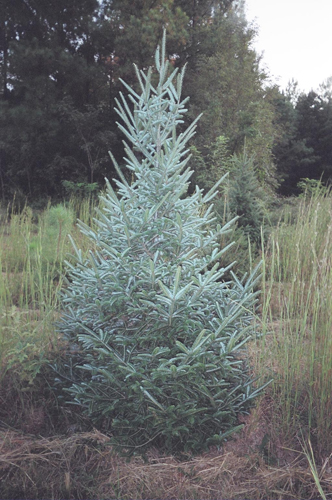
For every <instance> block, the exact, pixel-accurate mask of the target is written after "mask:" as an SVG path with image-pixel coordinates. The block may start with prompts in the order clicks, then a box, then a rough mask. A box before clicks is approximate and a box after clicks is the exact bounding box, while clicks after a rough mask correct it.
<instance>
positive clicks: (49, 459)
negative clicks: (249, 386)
mask: <svg viewBox="0 0 332 500" xmlns="http://www.w3.org/2000/svg"><path fill="white" fill-rule="evenodd" d="M252 445H253V441H252V439H251V438H249V441H248V435H246V434H242V435H241V434H239V436H238V439H237V440H234V441H229V443H227V445H226V446H225V448H224V449H223V450H216V449H215V450H211V451H210V452H209V453H205V454H202V455H200V456H197V457H193V458H191V459H190V460H187V461H180V460H178V459H176V458H175V457H172V456H169V457H161V456H159V454H158V452H157V451H156V450H151V452H150V454H149V456H148V460H147V461H144V460H143V459H142V458H138V457H135V458H133V459H131V460H130V461H127V460H126V459H125V458H123V457H120V456H118V455H117V454H116V453H114V452H113V451H112V448H111V446H110V445H109V438H108V437H107V436H105V435H104V434H102V433H100V432H99V431H97V430H94V431H93V432H85V433H77V434H73V435H71V436H63V437H59V436H58V437H54V438H40V437H36V436H32V435H25V434H22V433H19V432H16V431H14V430H6V429H2V430H0V498H3V499H4V498H8V499H10V500H14V499H20V500H28V499H29V500H33V499H40V498H52V499H54V500H58V499H59V500H60V499H87V500H88V499H91V498H98V499H105V500H106V499H120V498H121V499H122V500H127V499H142V500H143V499H150V500H154V499H160V498H162V499H164V500H175V499H176V500H182V499H183V500H191V499H193V500H194V499H203V498H204V499H205V500H212V499H214V500H219V499H220V500H232V499H234V500H235V499H238V500H239V499H247V500H251V499H252V500H261V499H267V500H274V499H278V500H280V499H282V500H287V499H293V498H296V499H297V500H301V499H317V498H321V496H320V495H319V492H318V490H317V486H316V483H315V480H314V478H313V475H312V473H311V470H310V465H309V463H308V461H307V460H306V459H305V456H304V454H303V453H301V452H296V453H295V452H292V454H290V455H288V456H289V457H291V456H292V457H295V458H293V460H292V461H289V462H286V461H284V464H283V465H282V466H271V465H269V464H268V463H267V460H266V458H264V456H263V454H262V453H261V452H260V450H259V449H257V447H256V448H255V449H253V448H252ZM245 451H247V452H245ZM280 463H281V462H280ZM317 474H318V476H319V480H320V485H321V487H322V489H323V491H324V492H325V494H326V495H329V494H332V460H331V461H330V457H329V459H326V460H325V462H324V464H322V466H321V467H319V465H317Z"/></svg>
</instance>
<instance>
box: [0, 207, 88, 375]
mask: <svg viewBox="0 0 332 500" xmlns="http://www.w3.org/2000/svg"><path fill="white" fill-rule="evenodd" d="M92 214H93V207H92V206H91V202H90V200H85V201H82V200H81V201H77V200H75V199H72V200H70V202H69V203H68V204H66V205H65V204H59V205H57V206H53V207H52V206H49V207H48V208H47V209H46V210H45V211H44V212H42V213H40V214H34V213H33V211H32V210H31V209H30V208H29V207H25V208H24V209H23V210H22V212H20V213H14V212H9V211H8V210H7V211H4V210H3V211H2V217H1V223H0V266H1V273H0V380H1V378H2V377H4V376H5V374H6V373H7V371H8V370H9V369H10V370H11V374H15V373H16V374H17V376H18V379H19V380H20V381H21V382H22V381H27V382H31V381H32V380H33V379H34V377H35V376H36V374H37V373H38V371H39V370H40V368H41V366H42V364H43V363H44V362H45V361H46V360H47V356H48V354H49V352H50V350H53V349H54V347H55V345H56V344H57V342H58V337H57V333H56V329H55V322H56V319H57V317H58V315H59V291H60V289H61V287H62V285H63V277H64V272H65V271H64V267H63V262H64V259H65V258H68V254H69V253H71V250H72V248H71V244H70V241H69V239H68V234H69V233H71V234H72V236H73V237H74V239H76V240H80V241H79V246H80V248H82V249H83V251H87V250H88V249H87V248H86V244H85V241H84V240H82V237H81V234H80V233H79V231H78V230H77V228H76V225H75V221H76V217H79V218H80V219H81V220H82V221H83V222H86V223H88V224H91V223H92Z"/></svg>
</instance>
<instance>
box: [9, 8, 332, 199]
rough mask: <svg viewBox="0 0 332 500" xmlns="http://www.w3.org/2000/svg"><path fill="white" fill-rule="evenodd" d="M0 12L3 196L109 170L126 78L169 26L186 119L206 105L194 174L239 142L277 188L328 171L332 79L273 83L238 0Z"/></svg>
mask: <svg viewBox="0 0 332 500" xmlns="http://www.w3.org/2000/svg"><path fill="white" fill-rule="evenodd" d="M0 16H1V19H0V65H1V76H0V78H1V81H0V89H1V90H0V92H1V99H0V193H1V196H2V198H7V197H12V196H13V194H14V193H19V194H21V195H22V196H24V197H28V198H29V199H31V200H36V199H40V198H47V197H61V196H63V195H64V194H65V192H66V190H67V191H70V190H74V189H76V190H80V189H81V190H84V189H85V190H86V189H90V190H91V189H93V188H94V186H98V185H101V184H102V183H103V181H104V177H108V178H112V177H113V175H114V172H113V171H112V166H111V162H110V159H109V155H108V151H109V150H111V151H112V153H113V154H114V156H115V158H116V160H117V161H118V163H119V164H120V167H121V163H122V161H123V160H122V158H123V144H122V140H123V136H122V134H121V132H119V130H118V129H117V127H116V121H117V115H116V113H115V99H116V98H117V97H119V92H120V91H122V92H124V93H126V89H125V87H124V86H123V84H122V82H121V79H123V80H125V81H126V82H127V83H128V84H129V85H132V86H133V87H134V88H136V89H137V90H138V85H139V84H137V82H136V81H135V76H134V69H133V63H135V64H136V65H137V66H138V67H139V68H141V69H145V68H147V67H148V66H150V65H153V63H154V61H153V54H154V51H155V47H156V46H157V44H158V42H159V41H160V39H161V35H162V31H163V28H164V27H166V28H167V53H168V55H169V59H170V61H171V64H172V65H173V66H174V67H179V68H181V67H183V66H184V65H187V70H186V77H185V79H184V82H183V95H185V96H190V103H189V109H188V113H187V115H186V118H185V121H186V123H184V126H186V125H187V124H188V123H189V122H190V121H192V120H193V119H194V118H195V117H196V116H197V115H199V114H200V113H202V112H203V116H202V118H201V120H200V122H199V125H198V128H197V134H196V136H195V138H194V139H193V140H192V141H191V145H190V147H191V149H192V153H193V155H192V160H191V166H192V168H193V169H194V170H195V181H197V182H199V184H200V185H201V186H202V187H205V186H206V185H207V184H209V182H210V181H211V179H212V178H213V177H214V176H215V177H218V176H220V174H221V173H222V172H223V170H224V169H225V165H226V164H227V161H228V159H229V158H231V157H232V156H233V155H234V154H240V153H241V152H243V150H244V149H245V151H246V155H248V156H249V157H250V158H252V161H253V169H254V171H255V175H256V177H257V179H258V181H259V183H260V185H261V186H262V187H264V186H266V187H267V188H268V189H270V188H273V189H278V190H279V191H280V192H281V193H282V194H287V195H288V194H293V193H296V192H297V183H298V182H299V180H300V179H301V178H303V177H308V178H316V179H319V178H320V177H321V176H322V175H323V176H324V178H325V180H328V179H329V177H330V176H331V174H332V158H331V156H332V148H331V140H330V139H331V136H332V122H331V110H332V100H331V86H330V83H329V82H327V83H326V84H325V86H322V87H321V89H320V90H319V91H318V92H309V93H308V94H303V93H301V94H298V93H297V90H296V86H295V87H294V86H293V87H290V88H289V89H288V90H287V91H286V92H281V91H280V89H279V88H278V87H277V86H276V85H273V84H271V83H270V80H269V75H268V74H267V72H266V71H264V70H263V69H262V67H261V64H260V63H261V61H260V56H259V55H258V54H257V53H256V52H255V50H254V49H253V40H254V38H255V36H256V34H257V33H256V29H255V28H254V27H253V26H252V25H250V24H249V23H248V22H247V20H246V18H245V14H244V3H243V1H238V0H219V1H217V0H135V1H133V0H102V1H98V0H50V1H48V2H45V1H44V0H4V1H3V9H2V11H1V13H0ZM224 160H227V161H226V163H225V161H224Z"/></svg>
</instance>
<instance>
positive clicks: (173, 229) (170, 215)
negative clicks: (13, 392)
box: [56, 39, 261, 453]
mask: <svg viewBox="0 0 332 500" xmlns="http://www.w3.org/2000/svg"><path fill="white" fill-rule="evenodd" d="M155 65H156V68H157V70H158V74H159V82H158V83H157V85H156V86H153V85H152V81H151V80H152V71H151V68H150V69H149V71H148V73H147V74H144V73H143V72H139V71H138V70H137V77H138V80H139V84H140V87H141V94H140V95H138V94H137V93H136V92H135V91H134V90H132V89H131V88H130V87H129V86H128V85H127V84H125V87H126V89H127V90H128V92H129V98H130V100H131V102H132V103H133V104H134V112H132V111H131V110H130V108H129V106H128V104H127V102H126V100H125V98H124V97H123V96H121V101H119V102H118V108H117V109H118V113H119V115H120V117H121V119H122V121H123V122H124V124H125V126H126V127H124V126H123V125H119V127H120V129H121V130H122V132H123V134H124V135H125V136H126V139H127V140H128V141H129V142H130V143H131V144H132V147H133V149H130V147H129V145H128V144H127V143H125V150H126V155H127V157H126V166H127V168H128V169H129V170H130V171H131V172H132V173H133V174H134V175H135V181H134V182H133V184H132V185H129V184H128V183H127V181H126V179H125V177H124V176H123V175H122V173H121V170H120V169H119V168H118V167H117V170H118V173H119V175H120V178H121V181H116V183H117V187H118V194H119V197H118V195H117V194H116V193H115V191H114V190H113V189H112V187H111V185H110V184H109V183H108V186H107V193H106V196H105V197H104V198H103V199H102V201H103V204H104V209H103V210H101V211H99V217H98V222H97V224H98V230H97V231H93V230H91V229H90V227H88V226H87V225H85V224H83V223H80V224H79V225H80V228H81V231H82V232H83V234H85V235H86V236H87V237H88V238H89V240H90V241H91V243H93V244H94V245H96V251H95V252H91V253H90V256H89V259H84V258H83V257H82V254H81V251H80V250H79V249H78V248H77V247H76V246H75V245H74V248H75V250H76V264H75V265H74V264H71V265H70V266H69V272H70V275H69V283H68V286H67V288H66V289H65V290H64V297H63V305H64V308H65V312H64V314H63V319H62V322H61V324H60V326H59V327H60V330H61V332H62V333H63V334H64V335H65V336H66V337H67V339H68V341H69V343H70V345H71V349H70V350H69V351H68V353H67V356H65V357H64V359H63V361H62V363H60V365H59V366H57V367H56V371H57V373H58V376H59V382H60V384H61V385H62V386H65V387H66V386H67V387H66V391H67V393H69V395H70V396H71V398H72V401H74V402H76V403H77V404H78V405H80V407H81V408H82V410H83V411H84V412H85V413H86V414H88V415H89V416H90V418H91V419H92V421H93V422H94V423H95V424H96V425H98V426H101V427H102V428H104V429H107V430H108V432H110V434H111V442H112V443H113V444H114V445H115V446H116V447H118V448H120V449H124V450H125V451H127V452H128V453H133V452H140V453H142V452H144V451H145V450H146V448H148V447H150V446H152V445H156V446H158V447H160V449H163V450H168V451H171V452H179V451H183V450H185V451H195V452H197V451H198V450H200V449H203V448H206V447H207V446H209V445H211V444H213V443H215V444H218V443H221V442H222V441H223V440H224V439H226V437H227V436H228V435H229V434H231V433H233V432H235V431H236V430H237V429H239V428H240V427H241V426H239V425H238V421H237V417H238V415H239V413H243V412H245V411H246V410H247V408H248V406H250V404H251V403H252V400H253V399H254V397H255V396H256V395H258V394H259V393H260V390H261V389H255V388H254V387H253V383H254V381H253V379H252V377H251V376H250V373H249V372H248V370H247V368H246V361H245V356H244V353H243V347H244V344H245V343H246V342H247V341H248V339H249V338H250V337H251V335H252V333H253V324H252V312H253V307H254V304H255V301H256V295H257V294H256V293H253V291H252V289H253V286H254V285H255V283H256V282H257V279H258V278H257V276H256V274H255V273H254V274H252V275H251V276H250V277H249V278H248V280H247V281H246V282H243V283H241V282H240V281H239V280H238V279H237V278H236V277H235V276H234V279H233V281H231V282H228V283H225V282H223V281H222V277H223V275H224V273H225V268H219V264H218V259H219V258H220V257H221V256H222V255H223V254H224V253H225V251H226V250H227V248H228V247H229V246H228V247H227V248H223V249H221V250H219V248H218V239H219V238H220V237H221V236H222V235H223V234H225V233H227V231H228V230H229V227H230V225H231V223H229V224H226V225H225V226H224V227H222V228H220V227H219V229H218V230H217V231H213V229H212V228H213V220H214V219H213V215H212V211H211V208H210V209H208V210H206V211H205V213H202V212H203V210H202V209H203V204H204V203H207V202H208V201H209V200H211V199H212V198H213V196H214V192H215V190H216V189H217V186H218V185H216V186H214V188H213V189H212V190H211V191H209V192H208V193H207V194H206V195H205V196H204V197H203V195H202V192H201V190H200V189H199V188H197V189H196V191H195V193H194V194H193V195H192V196H189V197H184V195H185V193H186V191H187V189H188V181H189V179H190V176H191V172H190V171H189V169H188V168H186V164H187V162H188V157H186V153H187V150H186V145H187V143H188V141H189V140H190V138H191V137H192V136H193V134H194V130H195V122H194V123H192V124H191V125H190V126H189V128H188V129H187V130H185V131H184V132H182V133H181V134H180V135H179V136H178V137H177V135H176V127H177V126H178V125H179V124H181V123H182V121H183V114H184V113H185V111H186V110H185V103H186V100H184V101H181V100H180V94H181V87H182V81H183V72H182V73H181V74H179V75H177V77H176V70H175V71H174V72H173V73H172V75H171V76H169V75H168V67H169V66H168V64H167V63H166V62H165V39H164V41H163V46H162V51H161V54H160V52H159V49H158V50H157V53H156V60H155ZM175 77H176V80H175ZM69 379H70V380H71V382H70V384H69V385H68V380H69Z"/></svg>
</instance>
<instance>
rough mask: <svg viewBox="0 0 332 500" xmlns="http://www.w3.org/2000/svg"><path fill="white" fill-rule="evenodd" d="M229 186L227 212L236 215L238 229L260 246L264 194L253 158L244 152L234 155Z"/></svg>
mask: <svg viewBox="0 0 332 500" xmlns="http://www.w3.org/2000/svg"><path fill="white" fill-rule="evenodd" d="M232 163H233V165H232V173H231V178H230V185H229V194H228V196H229V203H228V204H229V211H230V214H231V216H233V217H234V216H235V215H237V216H238V217H239V219H238V223H237V224H238V227H239V228H241V229H242V230H243V232H244V234H245V235H246V236H249V238H250V240H251V242H254V243H256V244H257V245H258V246H260V242H261V228H262V225H263V219H264V192H263V190H262V188H261V187H260V185H259V182H258V180H257V177H256V174H255V170H254V161H253V158H252V157H250V156H248V155H247V154H246V152H244V153H243V154H242V155H234V157H233V162H232Z"/></svg>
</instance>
